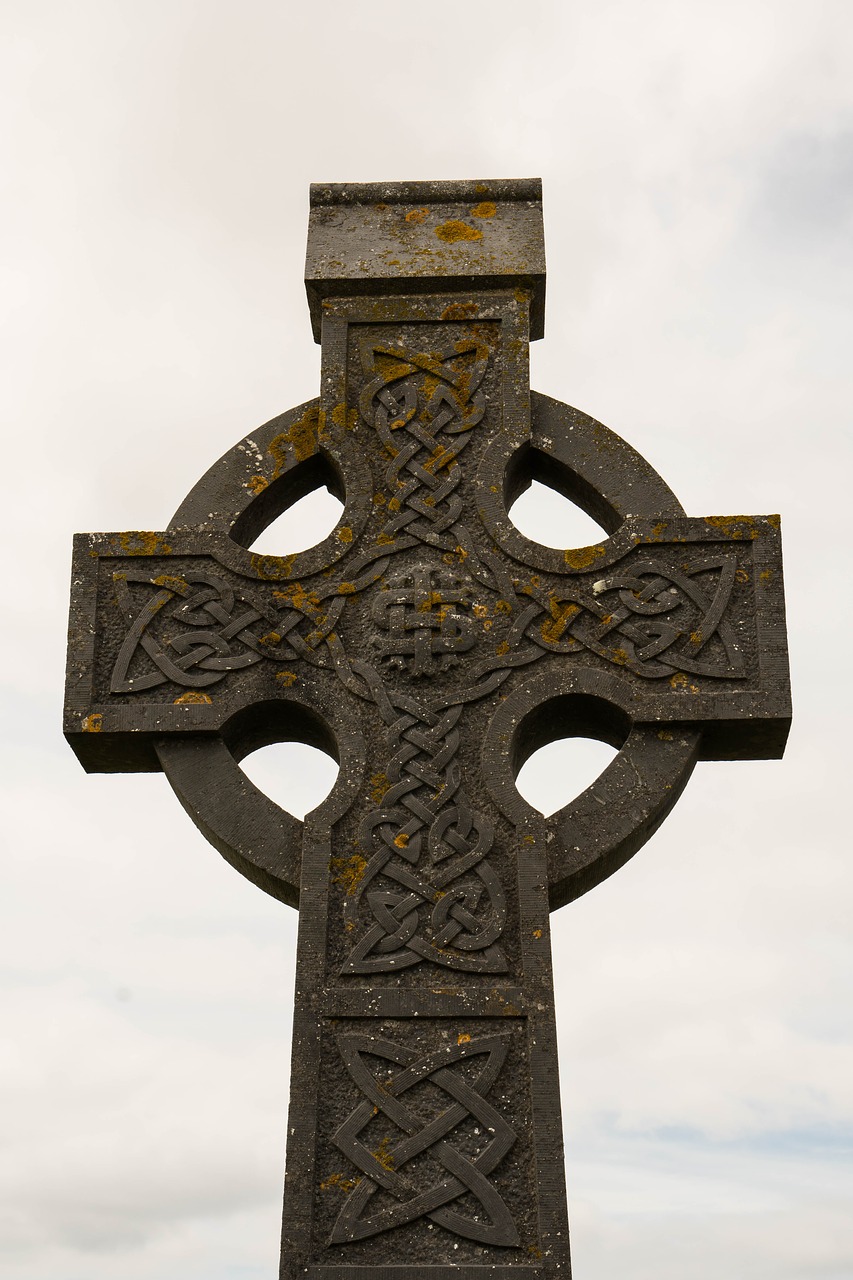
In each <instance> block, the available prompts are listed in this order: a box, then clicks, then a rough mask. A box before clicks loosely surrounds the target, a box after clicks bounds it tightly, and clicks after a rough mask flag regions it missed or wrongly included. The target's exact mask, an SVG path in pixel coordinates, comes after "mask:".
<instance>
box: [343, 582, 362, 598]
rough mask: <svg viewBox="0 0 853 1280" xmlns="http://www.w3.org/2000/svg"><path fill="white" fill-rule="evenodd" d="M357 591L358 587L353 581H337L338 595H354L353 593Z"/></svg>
mask: <svg viewBox="0 0 853 1280" xmlns="http://www.w3.org/2000/svg"><path fill="white" fill-rule="evenodd" d="M357 591H358V587H357V586H356V585H355V583H354V582H339V583H338V595H339V596H354V595H355V593H356V592H357Z"/></svg>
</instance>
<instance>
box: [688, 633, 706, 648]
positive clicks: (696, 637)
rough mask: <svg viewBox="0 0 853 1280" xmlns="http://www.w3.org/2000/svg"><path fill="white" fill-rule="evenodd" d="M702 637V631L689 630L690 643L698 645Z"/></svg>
mask: <svg viewBox="0 0 853 1280" xmlns="http://www.w3.org/2000/svg"><path fill="white" fill-rule="evenodd" d="M703 638H704V637H703V635H702V632H701V631H691V632H690V643H691V644H695V645H699V644H701V643H702V640H703Z"/></svg>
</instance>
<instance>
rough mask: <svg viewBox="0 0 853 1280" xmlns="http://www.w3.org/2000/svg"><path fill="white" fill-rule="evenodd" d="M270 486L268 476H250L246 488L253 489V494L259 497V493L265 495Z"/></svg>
mask: <svg viewBox="0 0 853 1280" xmlns="http://www.w3.org/2000/svg"><path fill="white" fill-rule="evenodd" d="M268 484H269V480H267V478H266V476H249V479H248V480H247V481H246V488H247V489H251V491H252V493H254V494H255V496H257V495H258V494H259V493H263V491H264V489H266V487H267V486H268Z"/></svg>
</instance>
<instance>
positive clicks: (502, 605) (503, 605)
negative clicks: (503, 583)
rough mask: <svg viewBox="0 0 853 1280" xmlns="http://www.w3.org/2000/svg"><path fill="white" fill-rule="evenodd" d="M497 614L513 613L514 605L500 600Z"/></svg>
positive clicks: (496, 609) (497, 605) (496, 605)
mask: <svg viewBox="0 0 853 1280" xmlns="http://www.w3.org/2000/svg"><path fill="white" fill-rule="evenodd" d="M495 613H506V614H509V613H512V605H511V604H510V602H509V601H508V600H498V601H497V603H496V604H495Z"/></svg>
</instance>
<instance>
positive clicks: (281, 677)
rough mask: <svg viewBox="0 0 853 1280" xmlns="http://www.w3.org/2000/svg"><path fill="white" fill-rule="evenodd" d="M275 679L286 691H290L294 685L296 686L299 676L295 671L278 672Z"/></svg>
mask: <svg viewBox="0 0 853 1280" xmlns="http://www.w3.org/2000/svg"><path fill="white" fill-rule="evenodd" d="M275 678H276V680H277V682H278V683H279V684H281V685H284V687H285V689H289V688H290V686H291V685H292V684H296V679H297V676H296V672H295V671H277V672H276V674H275Z"/></svg>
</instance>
